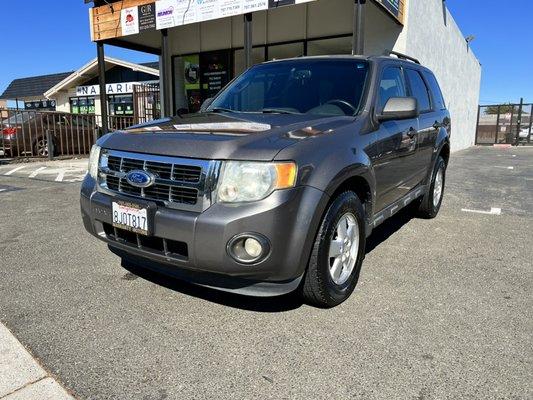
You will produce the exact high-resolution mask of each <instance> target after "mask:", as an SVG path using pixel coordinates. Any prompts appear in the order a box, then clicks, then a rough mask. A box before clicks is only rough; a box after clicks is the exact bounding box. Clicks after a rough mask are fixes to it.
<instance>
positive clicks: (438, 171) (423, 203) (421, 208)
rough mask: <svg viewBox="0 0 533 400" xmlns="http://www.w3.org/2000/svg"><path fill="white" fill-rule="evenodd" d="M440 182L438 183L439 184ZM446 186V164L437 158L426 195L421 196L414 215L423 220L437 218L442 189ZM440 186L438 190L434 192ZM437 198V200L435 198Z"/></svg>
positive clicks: (442, 194) (440, 158)
mask: <svg viewBox="0 0 533 400" xmlns="http://www.w3.org/2000/svg"><path fill="white" fill-rule="evenodd" d="M439 182H440V183H439ZM445 184H446V162H445V161H444V159H443V158H442V157H441V156H439V157H438V158H437V162H436V163H435V167H434V168H433V172H432V173H431V181H430V184H429V185H428V188H427V190H426V193H425V194H424V196H422V199H421V200H420V202H419V205H418V209H417V210H416V215H417V216H418V217H420V218H424V219H432V218H435V217H436V216H437V214H438V213H439V210H440V206H441V205H442V199H443V197H444V187H445ZM439 186H440V190H438V189H437V190H436V188H438V187H439ZM436 196H438V199H437V197H436Z"/></svg>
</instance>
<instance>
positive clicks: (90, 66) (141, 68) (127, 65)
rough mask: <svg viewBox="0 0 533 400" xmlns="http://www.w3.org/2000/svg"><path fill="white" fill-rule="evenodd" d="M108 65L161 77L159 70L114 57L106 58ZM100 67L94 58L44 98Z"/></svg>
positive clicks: (47, 92) (54, 87) (52, 88)
mask: <svg viewBox="0 0 533 400" xmlns="http://www.w3.org/2000/svg"><path fill="white" fill-rule="evenodd" d="M105 62H106V64H107V63H109V64H114V65H118V66H121V67H125V68H130V69H131V70H133V71H139V72H144V73H147V74H150V75H155V76H159V70H157V69H154V68H150V67H147V66H145V65H141V64H135V63H132V62H129V61H124V60H119V59H118V58H112V57H107V56H106V57H105ZM97 65H98V59H97V58H94V59H92V60H91V61H89V62H88V63H87V64H85V65H84V66H82V67H81V68H80V69H78V70H77V71H74V72H73V73H72V74H70V75H69V76H67V77H66V78H65V79H63V80H62V81H61V82H59V83H58V84H56V85H55V86H53V87H51V88H50V89H49V90H47V91H46V92H45V93H44V96H45V97H46V98H50V97H51V96H54V95H55V94H56V93H57V92H59V91H60V90H61V89H63V88H64V87H65V86H67V85H69V84H70V83H72V82H73V81H75V80H76V79H78V78H79V77H83V75H84V74H86V73H88V72H89V71H90V70H91V69H93V68H95V67H97Z"/></svg>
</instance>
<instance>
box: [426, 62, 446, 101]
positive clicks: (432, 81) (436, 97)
mask: <svg viewBox="0 0 533 400" xmlns="http://www.w3.org/2000/svg"><path fill="white" fill-rule="evenodd" d="M424 77H425V78H426V81H427V82H428V84H429V88H430V89H431V93H432V94H433V102H434V103H435V108H436V109H437V110H446V102H445V101H444V97H443V96H442V92H441V90H440V86H439V83H438V82H437V78H435V75H433V74H432V73H431V72H427V71H425V72H424Z"/></svg>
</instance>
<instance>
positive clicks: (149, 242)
mask: <svg viewBox="0 0 533 400" xmlns="http://www.w3.org/2000/svg"><path fill="white" fill-rule="evenodd" d="M102 225H103V226H104V233H105V235H106V237H107V238H108V239H109V240H112V241H114V242H118V243H121V244H126V245H128V246H132V247H136V248H138V249H141V250H145V251H149V252H152V253H156V254H161V255H165V256H167V257H174V258H180V259H187V258H188V257H189V250H188V247H187V243H185V242H180V241H177V240H170V239H163V238H159V237H156V236H143V235H139V234H136V233H134V232H130V231H127V230H124V229H119V228H115V227H114V226H113V225H111V224H107V223H103V224H102Z"/></svg>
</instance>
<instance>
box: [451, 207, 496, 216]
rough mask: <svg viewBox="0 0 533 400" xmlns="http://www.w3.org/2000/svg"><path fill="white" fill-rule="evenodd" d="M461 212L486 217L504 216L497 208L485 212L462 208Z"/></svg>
mask: <svg viewBox="0 0 533 400" xmlns="http://www.w3.org/2000/svg"><path fill="white" fill-rule="evenodd" d="M461 211H463V212H468V213H474V214H485V215H502V209H501V208H497V207H492V208H491V209H490V211H483V210H470V209H468V208H462V209H461Z"/></svg>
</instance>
